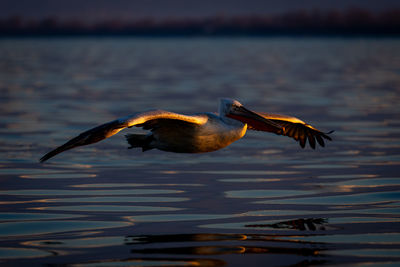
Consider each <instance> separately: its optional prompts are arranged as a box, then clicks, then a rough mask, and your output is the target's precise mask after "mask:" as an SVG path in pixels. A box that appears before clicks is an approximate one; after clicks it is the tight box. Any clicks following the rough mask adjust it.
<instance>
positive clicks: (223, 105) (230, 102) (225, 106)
mask: <svg viewBox="0 0 400 267" xmlns="http://www.w3.org/2000/svg"><path fill="white" fill-rule="evenodd" d="M242 106H243V105H242V104H240V103H239V101H237V100H234V99H230V98H221V99H220V102H219V115H220V116H221V117H225V116H227V115H228V114H230V113H232V112H234V111H235V110H236V109H239V108H240V107H242Z"/></svg>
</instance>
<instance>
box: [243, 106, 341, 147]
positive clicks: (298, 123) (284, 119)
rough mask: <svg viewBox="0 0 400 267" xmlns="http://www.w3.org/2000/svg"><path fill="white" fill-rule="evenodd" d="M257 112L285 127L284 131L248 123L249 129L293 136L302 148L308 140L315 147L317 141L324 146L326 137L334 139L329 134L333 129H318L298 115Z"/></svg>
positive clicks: (330, 139)
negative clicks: (297, 116)
mask: <svg viewBox="0 0 400 267" xmlns="http://www.w3.org/2000/svg"><path fill="white" fill-rule="evenodd" d="M257 114H259V115H261V116H263V117H264V118H266V119H269V120H271V121H273V122H275V123H276V124H278V125H280V126H282V127H283V128H284V129H283V131H275V130H274V128H270V129H260V128H257V126H256V125H248V129H250V130H257V131H267V132H273V133H276V134H278V135H285V136H288V137H291V138H293V139H295V140H296V141H298V142H299V143H300V146H301V147H302V148H304V147H305V145H306V141H307V140H308V143H309V144H310V146H311V147H312V148H313V149H315V144H316V141H317V142H318V144H319V145H320V146H322V147H324V146H325V142H324V139H326V140H329V141H332V138H331V137H330V136H329V135H328V134H331V133H332V132H333V131H331V132H328V133H324V132H321V131H319V130H318V129H316V128H314V127H313V126H311V125H309V124H307V123H305V122H304V121H302V120H300V119H298V118H296V117H291V116H286V115H280V114H270V113H261V112H257Z"/></svg>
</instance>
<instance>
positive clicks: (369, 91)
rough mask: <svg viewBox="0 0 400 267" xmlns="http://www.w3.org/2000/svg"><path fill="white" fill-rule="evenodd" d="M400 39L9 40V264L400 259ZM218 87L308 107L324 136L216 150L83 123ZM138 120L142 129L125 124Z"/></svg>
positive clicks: (4, 156)
mask: <svg viewBox="0 0 400 267" xmlns="http://www.w3.org/2000/svg"><path fill="white" fill-rule="evenodd" d="M399 51H400V40H397V39H384V40H373V39H344V40H342V39H289V38H288V39H284V38H282V39H268V38H266V39H179V38H176V39H129V38H126V39H124V38H121V39H119V38H115V39H112V38H110V39H95V38H92V39H90V38H89V39H84V38H81V39H73V38H66V39H15V40H14V39H9V40H8V39H2V40H0V92H1V95H0V114H1V120H0V124H1V127H0V153H1V154H0V185H1V187H0V211H1V213H0V264H1V265H2V266H3V265H4V266H21V265H26V264H29V265H30V266H34V265H50V266H51V265H57V264H67V265H72V266H223V265H228V266H310V265H324V266H330V265H342V266H398V265H399V264H400V203H399V200H400V177H399V173H400V172H399V166H400V153H399V152H400V114H399V111H400V109H399V103H400V94H399V93H400V52H399ZM218 97H231V98H235V99H238V100H239V101H240V102H242V103H243V104H245V105H246V106H247V107H249V108H250V109H253V110H256V111H265V112H271V113H274V112H276V113H283V114H289V115H296V116H298V117H300V118H301V119H303V120H305V121H307V122H309V123H311V124H313V125H314V126H316V127H317V128H320V129H321V130H324V131H329V130H335V133H334V134H332V137H333V139H334V141H333V142H329V143H328V144H327V147H326V148H318V149H316V150H315V151H313V150H312V149H310V148H306V149H304V150H302V149H301V148H300V147H299V146H298V144H297V143H295V142H294V141H293V140H290V139H289V138H286V137H281V136H276V135H274V134H269V133H262V132H248V133H247V135H246V136H245V137H244V138H243V139H242V140H239V141H238V142H235V143H234V144H232V145H231V146H229V147H227V148H225V149H223V150H220V151H217V152H213V153H207V154H195V155H191V154H189V155H188V154H173V153H166V152H161V151H156V150H154V151H148V152H146V153H142V152H141V151H139V150H128V149H126V147H127V146H128V145H127V144H126V143H125V140H124V137H123V134H122V133H121V134H119V135H116V136H114V137H112V138H110V139H108V140H106V141H104V142H101V143H98V144H95V145H92V146H88V147H83V148H78V149H75V150H72V151H68V152H65V153H63V154H60V155H58V156H57V157H55V158H54V159H51V160H49V162H48V163H45V164H39V163H38V159H39V158H40V157H41V156H42V155H43V154H44V153H46V152H48V151H49V150H51V149H52V148H54V147H55V146H58V145H60V144H62V143H64V142H65V141H66V140H68V139H69V138H71V137H73V136H75V135H77V134H78V133H80V132H81V131H83V130H86V129H88V128H91V127H92V126H95V125H97V124H100V123H103V122H107V121H110V120H112V119H114V118H117V117H121V116H125V115H128V114H130V113H133V112H137V111H143V110H146V109H150V108H160V109H167V110H171V111H176V112H182V113H189V114H190V113H195V112H202V111H216V110H217V105H218V99H217V98H218ZM132 131H138V130H137V129H127V130H125V133H128V132H132Z"/></svg>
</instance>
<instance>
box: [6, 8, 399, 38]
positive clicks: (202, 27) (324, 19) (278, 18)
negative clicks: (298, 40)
mask: <svg viewBox="0 0 400 267" xmlns="http://www.w3.org/2000/svg"><path fill="white" fill-rule="evenodd" d="M41 36H43V37H67V36H74V37H78V36H96V37H97V36H98V37H100V36H106V37H114V36H115V37H124V36H128V37H131V36H132V37H280V36H291V37H309V36H310V37H330V36H333V37H353V36H357V37H374V38H375V37H398V36H400V9H393V10H387V11H385V12H381V13H371V12H369V11H367V10H364V9H357V8H353V9H349V10H347V11H319V10H312V11H304V10H299V11H296V12H290V13H286V14H281V15H253V16H228V17H227V16H214V17H206V18H169V19H161V20H160V19H158V20H157V19H155V18H142V19H132V20H130V21H126V20H119V19H113V20H106V21H98V22H93V23H86V22H83V21H80V20H59V19H57V18H54V17H49V18H45V19H39V20H32V19H27V18H23V17H19V16H12V17H8V18H0V37H41Z"/></svg>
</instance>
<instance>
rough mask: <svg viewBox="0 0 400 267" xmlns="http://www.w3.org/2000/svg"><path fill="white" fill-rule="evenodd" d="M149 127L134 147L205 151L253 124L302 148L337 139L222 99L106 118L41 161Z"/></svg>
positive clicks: (236, 137)
mask: <svg viewBox="0 0 400 267" xmlns="http://www.w3.org/2000/svg"><path fill="white" fill-rule="evenodd" d="M133 126H136V127H142V128H143V129H144V130H150V132H149V133H148V134H127V135H126V136H125V137H126V140H127V141H128V143H129V144H130V147H129V148H135V147H138V148H142V151H143V152H144V151H147V150H150V149H154V148H157V149H159V150H163V151H169V152H176V153H203V152H211V151H215V150H219V149H221V148H224V147H226V146H228V145H230V144H231V143H233V142H235V141H237V140H239V139H240V138H242V137H243V136H244V135H245V133H246V131H247V130H248V129H250V130H257V131H265V132H272V133H275V134H278V135H284V136H288V137H291V138H293V139H294V140H296V141H298V142H299V143H300V146H301V147H302V148H304V147H305V145H306V140H308V142H309V144H310V146H311V148H313V149H315V145H316V142H315V140H317V142H318V144H319V145H320V146H322V147H324V146H325V143H324V139H326V140H332V139H331V137H330V136H328V134H330V133H331V132H328V133H324V132H321V131H319V130H317V129H316V128H314V127H313V126H311V125H309V124H307V123H305V122H303V121H302V120H300V119H298V118H296V117H292V116H286V115H280V114H269V113H256V112H253V111H250V110H248V109H246V108H245V107H244V106H243V105H242V104H241V103H239V102H238V101H236V100H233V99H221V100H220V103H219V114H218V115H217V114H214V113H208V112H207V113H197V114H194V115H183V114H178V113H173V112H169V111H164V110H150V111H146V112H142V113H134V114H132V115H130V116H126V117H123V118H119V119H116V120H113V121H111V122H108V123H105V124H102V125H100V126H97V127H95V128H92V129H90V130H88V131H86V132H83V133H81V134H80V135H78V136H77V137H75V138H73V139H71V140H70V141H68V142H67V143H65V144H64V145H62V146H60V147H57V148H56V149H54V150H52V151H50V152H49V153H47V154H46V155H44V156H43V157H42V158H41V159H40V162H44V161H46V160H48V159H50V158H51V157H54V156H55V155H57V154H59V153H61V152H63V151H65V150H69V149H71V148H74V147H77V146H84V145H89V144H93V143H97V142H99V141H101V140H103V139H106V138H109V137H110V136H113V135H114V134H116V133H118V132H119V131H121V130H123V129H125V128H130V127H133Z"/></svg>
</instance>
